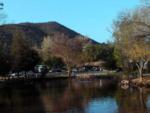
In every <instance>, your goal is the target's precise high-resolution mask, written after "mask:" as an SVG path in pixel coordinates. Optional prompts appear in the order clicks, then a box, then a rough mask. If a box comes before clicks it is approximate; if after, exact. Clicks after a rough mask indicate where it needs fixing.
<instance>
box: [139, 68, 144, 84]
mask: <svg viewBox="0 0 150 113" xmlns="http://www.w3.org/2000/svg"><path fill="white" fill-rule="evenodd" d="M139 80H140V82H142V80H143V68H142V67H140V68H139Z"/></svg>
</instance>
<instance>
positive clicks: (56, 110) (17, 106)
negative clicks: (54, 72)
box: [0, 80, 150, 113]
mask: <svg viewBox="0 0 150 113" xmlns="http://www.w3.org/2000/svg"><path fill="white" fill-rule="evenodd" d="M0 87H1V88H0V113H149V112H150V89H145V88H129V89H127V90H124V89H121V88H120V87H117V86H116V85H115V84H112V83H111V81H110V80H101V81H100V80H95V81H91V82H90V81H76V80H72V81H70V82H69V81H68V80H49V81H45V80H43V81H40V82H39V81H36V82H27V83H24V82H21V83H16V84H9V85H0Z"/></svg>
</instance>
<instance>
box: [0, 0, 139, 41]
mask: <svg viewBox="0 0 150 113" xmlns="http://www.w3.org/2000/svg"><path fill="white" fill-rule="evenodd" d="M0 1H1V2H3V3H4V10H3V12H4V13H5V14H6V15H7V19H6V23H23V22H34V23H36V22H38V23H39V22H49V21H57V22H59V23H61V24H63V25H65V26H67V27H69V28H71V29H73V30H75V31H77V32H79V33H81V34H83V35H85V36H88V37H90V38H92V39H94V40H96V41H98V42H107V41H108V40H112V36H111V34H112V33H111V32H112V30H111V29H112V23H113V21H114V20H115V19H117V16H118V14H119V13H120V12H122V11H126V10H129V9H133V8H134V7H136V6H138V5H139V0H0Z"/></svg>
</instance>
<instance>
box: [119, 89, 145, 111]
mask: <svg viewBox="0 0 150 113" xmlns="http://www.w3.org/2000/svg"><path fill="white" fill-rule="evenodd" d="M116 100H117V104H118V112H119V113H146V112H147V106H146V100H147V94H146V89H145V88H130V89H129V90H122V89H120V88H119V89H118V90H117V92H116Z"/></svg>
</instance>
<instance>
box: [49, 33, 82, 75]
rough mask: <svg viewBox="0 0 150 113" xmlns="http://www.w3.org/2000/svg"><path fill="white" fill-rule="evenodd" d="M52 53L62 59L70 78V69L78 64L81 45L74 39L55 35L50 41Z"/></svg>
mask: <svg viewBox="0 0 150 113" xmlns="http://www.w3.org/2000/svg"><path fill="white" fill-rule="evenodd" d="M51 50H52V53H53V54H54V55H55V56H57V57H60V58H62V59H63V61H64V63H65V64H66V67H67V70H68V76H69V77H70V76H71V69H72V67H73V66H74V65H76V64H78V63H79V62H80V57H81V52H82V43H81V41H79V40H77V39H76V38H69V37H68V36H66V35H64V34H59V35H55V36H54V38H53V39H52V47H51Z"/></svg>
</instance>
